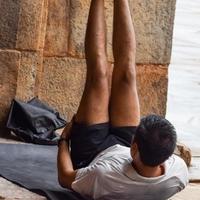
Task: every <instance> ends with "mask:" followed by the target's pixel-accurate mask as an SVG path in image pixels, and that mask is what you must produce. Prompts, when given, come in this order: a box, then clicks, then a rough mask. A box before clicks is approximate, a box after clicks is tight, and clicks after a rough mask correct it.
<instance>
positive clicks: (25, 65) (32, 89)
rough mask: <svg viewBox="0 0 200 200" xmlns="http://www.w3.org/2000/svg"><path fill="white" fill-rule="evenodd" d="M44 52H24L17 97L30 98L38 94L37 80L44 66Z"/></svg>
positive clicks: (23, 99)
mask: <svg viewBox="0 0 200 200" xmlns="http://www.w3.org/2000/svg"><path fill="white" fill-rule="evenodd" d="M42 61H43V55H42V52H40V51H39V52H22V54H21V64H20V67H19V73H18V79H17V92H16V98H17V99H19V100H22V101H27V100H30V99H31V98H33V97H35V96H36V95H37V94H36V93H37V87H38V86H37V81H38V77H39V75H40V72H41V68H42Z"/></svg>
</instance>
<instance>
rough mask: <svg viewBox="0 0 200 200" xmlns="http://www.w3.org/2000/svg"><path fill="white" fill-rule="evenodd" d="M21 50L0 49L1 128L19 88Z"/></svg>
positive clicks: (3, 126)
mask: <svg viewBox="0 0 200 200" xmlns="http://www.w3.org/2000/svg"><path fill="white" fill-rule="evenodd" d="M19 65H20V52H18V51H11V50H5V51H2V50H0V94H1V95H0V129H1V130H2V129H4V128H5V123H6V118H7V114H8V111H9V108H10V104H11V101H12V99H13V98H14V97H15V94H16V88H17V75H18V67H19Z"/></svg>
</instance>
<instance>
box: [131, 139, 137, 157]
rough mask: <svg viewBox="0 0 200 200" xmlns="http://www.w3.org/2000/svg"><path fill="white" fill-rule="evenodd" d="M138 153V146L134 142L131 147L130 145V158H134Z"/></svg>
mask: <svg viewBox="0 0 200 200" xmlns="http://www.w3.org/2000/svg"><path fill="white" fill-rule="evenodd" d="M137 152H138V145H137V144H136V143H135V142H134V143H133V144H132V145H131V155H132V156H135V155H136V154H137Z"/></svg>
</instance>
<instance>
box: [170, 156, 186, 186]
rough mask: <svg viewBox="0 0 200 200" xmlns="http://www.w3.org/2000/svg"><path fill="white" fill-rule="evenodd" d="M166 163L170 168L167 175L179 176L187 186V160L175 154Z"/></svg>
mask: <svg viewBox="0 0 200 200" xmlns="http://www.w3.org/2000/svg"><path fill="white" fill-rule="evenodd" d="M166 163H167V168H168V169H167V170H168V171H167V175H168V176H170V177H176V178H178V179H179V180H180V181H181V182H182V183H183V184H184V185H185V186H186V185H187V184H188V182H189V174H188V168H187V165H186V163H185V161H184V160H183V159H182V158H180V157H179V156H177V155H174V154H173V155H172V156H171V157H170V158H169V159H168V160H167V161H166Z"/></svg>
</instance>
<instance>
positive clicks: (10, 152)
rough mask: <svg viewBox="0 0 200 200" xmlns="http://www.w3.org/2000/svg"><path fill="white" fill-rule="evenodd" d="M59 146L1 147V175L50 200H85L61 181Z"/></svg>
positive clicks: (9, 145)
mask: <svg viewBox="0 0 200 200" xmlns="http://www.w3.org/2000/svg"><path fill="white" fill-rule="evenodd" d="M56 160H57V146H48V145H33V144H0V176H2V177H4V178H6V179H7V180H9V181H12V182H13V183H16V184H18V185H20V186H23V187H25V188H27V189H28V190H30V191H33V192H35V193H38V194H42V195H44V196H46V197H47V198H48V199H49V200H85V199H83V198H82V197H81V196H80V195H79V194H77V193H75V192H73V191H71V190H67V189H63V188H61V187H60V186H59V184H58V180H57V164H56Z"/></svg>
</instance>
